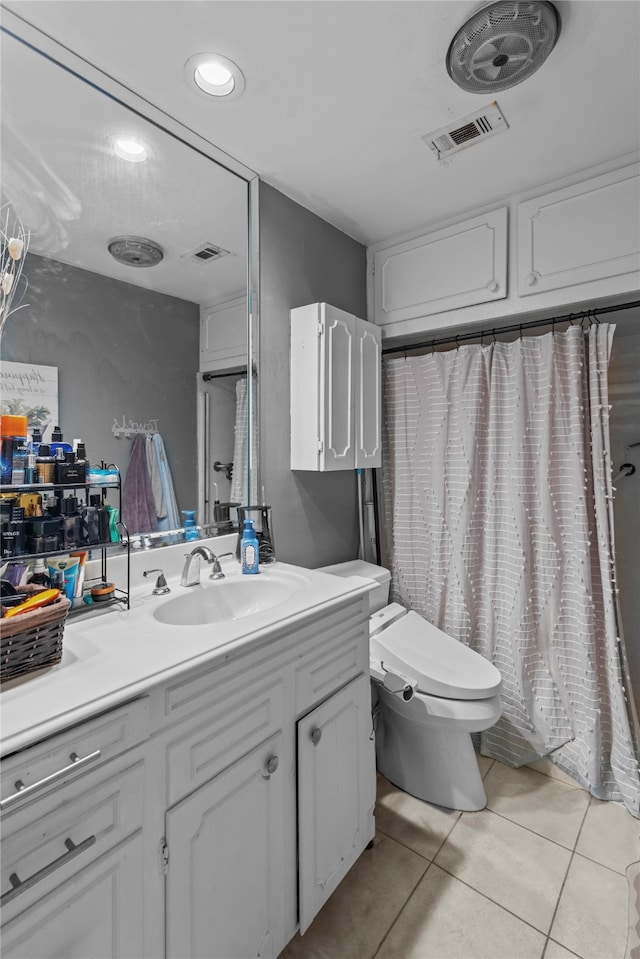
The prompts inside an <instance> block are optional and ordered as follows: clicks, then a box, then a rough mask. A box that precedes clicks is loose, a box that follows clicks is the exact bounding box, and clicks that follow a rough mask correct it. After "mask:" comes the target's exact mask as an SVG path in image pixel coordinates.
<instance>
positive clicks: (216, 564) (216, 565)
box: [209, 553, 233, 579]
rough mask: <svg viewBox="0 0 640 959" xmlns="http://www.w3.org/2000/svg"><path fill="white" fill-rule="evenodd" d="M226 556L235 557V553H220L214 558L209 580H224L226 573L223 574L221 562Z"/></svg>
mask: <svg viewBox="0 0 640 959" xmlns="http://www.w3.org/2000/svg"><path fill="white" fill-rule="evenodd" d="M225 556H233V553H220V555H219V556H214V557H213V564H212V566H211V572H210V574H209V579H224V573H223V572H222V567H221V566H220V560H221V559H223V558H224V557H225Z"/></svg>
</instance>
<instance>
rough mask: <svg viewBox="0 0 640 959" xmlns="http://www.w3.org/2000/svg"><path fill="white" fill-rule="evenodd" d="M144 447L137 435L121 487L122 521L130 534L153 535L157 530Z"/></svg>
mask: <svg viewBox="0 0 640 959" xmlns="http://www.w3.org/2000/svg"><path fill="white" fill-rule="evenodd" d="M145 446H146V440H145V438H144V436H143V434H142V433H138V434H137V435H136V437H135V439H134V441H133V446H132V447H131V458H130V460H129V467H128V469H127V475H126V478H125V481H124V486H123V487H122V521H123V523H124V524H125V526H126V527H127V529H128V530H129V532H130V533H155V532H156V531H157V529H158V517H157V515H156V507H155V501H154V499H153V491H152V489H151V480H150V478H149V469H148V467H147V453H146V449H145Z"/></svg>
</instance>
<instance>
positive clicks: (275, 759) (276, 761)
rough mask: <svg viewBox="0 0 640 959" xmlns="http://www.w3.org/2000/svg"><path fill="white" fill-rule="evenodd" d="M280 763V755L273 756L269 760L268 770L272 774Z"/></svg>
mask: <svg viewBox="0 0 640 959" xmlns="http://www.w3.org/2000/svg"><path fill="white" fill-rule="evenodd" d="M279 765H280V760H279V759H278V757H277V756H271V757H270V758H269V759H268V760H267V772H268V773H269V775H271V773H274V772H275V771H276V769H277V768H278V766H279Z"/></svg>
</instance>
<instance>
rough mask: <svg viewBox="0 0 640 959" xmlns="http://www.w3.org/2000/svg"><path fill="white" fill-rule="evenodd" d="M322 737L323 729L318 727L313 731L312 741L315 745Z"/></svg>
mask: <svg viewBox="0 0 640 959" xmlns="http://www.w3.org/2000/svg"><path fill="white" fill-rule="evenodd" d="M321 739H322V730H321V729H319V728H317V727H316V729H314V730H313V732H312V733H311V742H312V743H313V745H314V746H317V745H318V743H319V742H320V740H321Z"/></svg>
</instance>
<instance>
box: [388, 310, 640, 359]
mask: <svg viewBox="0 0 640 959" xmlns="http://www.w3.org/2000/svg"><path fill="white" fill-rule="evenodd" d="M636 307H640V300H634V301H633V302H632V303H619V304H617V305H615V306H601V307H594V309H592V310H581V311H580V312H579V313H567V314H566V315H565V316H554V317H548V318H547V319H546V320H530V321H529V322H528V323H514V324H513V325H511V326H502V327H498V326H496V327H493V328H492V329H490V330H479V331H478V332H477V333H459V334H458V335H457V336H451V335H450V336H440V337H437V338H436V339H433V340H425V341H423V342H420V343H407V344H406V345H405V346H389V347H387V349H386V350H383V351H382V355H383V356H384V355H385V354H387V353H408V352H410V351H411V350H423V349H425V347H427V346H429V347H434V346H442V345H443V344H444V343H456V344H458V343H461V342H462V341H463V340H478V339H482V338H483V337H485V336H493V337H494V338H495V335H496V334H497V333H518V332H520V333H521V332H522V331H523V330H531V329H534V327H536V326H555V324H556V323H567V322H573V321H574V320H584V319H588V318H589V317H592V316H593V317H595V316H598V314H600V313H616V312H617V311H618V310H632V309H635V308H636Z"/></svg>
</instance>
